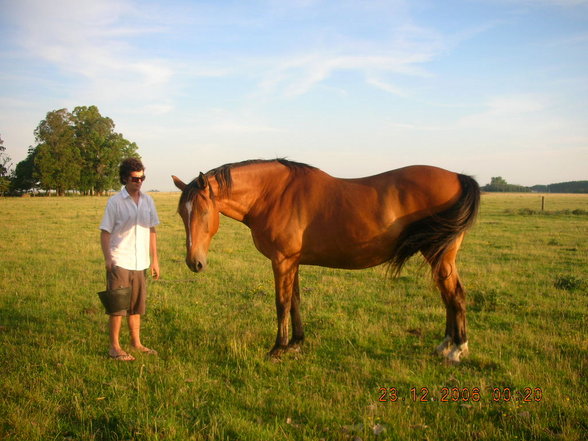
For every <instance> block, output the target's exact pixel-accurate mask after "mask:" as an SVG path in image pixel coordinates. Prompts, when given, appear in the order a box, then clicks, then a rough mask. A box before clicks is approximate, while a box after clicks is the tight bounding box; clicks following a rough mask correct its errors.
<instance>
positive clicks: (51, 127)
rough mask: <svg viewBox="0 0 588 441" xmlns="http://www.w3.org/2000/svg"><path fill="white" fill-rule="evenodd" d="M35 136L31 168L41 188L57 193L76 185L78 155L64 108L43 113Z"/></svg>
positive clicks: (79, 161)
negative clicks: (43, 115)
mask: <svg viewBox="0 0 588 441" xmlns="http://www.w3.org/2000/svg"><path fill="white" fill-rule="evenodd" d="M35 138H36V140H37V143H38V144H37V152H36V156H35V169H36V173H37V177H38V178H39V181H40V185H41V188H43V189H45V190H52V189H53V190H55V191H56V192H57V194H58V195H59V196H62V195H64V194H65V192H66V191H67V190H72V189H77V188H79V186H80V172H81V170H82V155H81V153H80V149H79V147H78V145H77V143H76V137H75V130H74V127H73V125H72V118H71V114H70V113H69V112H68V111H67V109H61V110H54V111H52V112H49V113H47V116H46V118H45V119H44V120H43V121H41V122H40V123H39V126H38V127H37V129H36V130H35Z"/></svg>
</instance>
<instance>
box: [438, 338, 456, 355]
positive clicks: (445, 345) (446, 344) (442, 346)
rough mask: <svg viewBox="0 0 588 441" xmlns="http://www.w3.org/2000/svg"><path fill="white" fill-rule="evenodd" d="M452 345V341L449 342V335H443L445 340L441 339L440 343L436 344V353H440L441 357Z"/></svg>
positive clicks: (446, 353)
mask: <svg viewBox="0 0 588 441" xmlns="http://www.w3.org/2000/svg"><path fill="white" fill-rule="evenodd" d="M452 347H453V343H452V342H451V337H445V340H443V341H442V342H441V344H440V345H439V346H437V354H439V355H441V356H442V357H447V355H448V354H449V351H451V348H452Z"/></svg>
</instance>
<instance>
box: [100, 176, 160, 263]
mask: <svg viewBox="0 0 588 441" xmlns="http://www.w3.org/2000/svg"><path fill="white" fill-rule="evenodd" d="M158 224H159V217H158V216H157V210H156V209H155V203H154V202H153V199H152V198H151V196H149V195H147V194H145V193H141V194H140V198H139V204H138V205H137V204H136V203H135V201H134V200H133V198H132V197H131V195H129V193H128V192H127V189H126V188H125V187H123V189H122V190H121V192H120V193H117V194H115V195H114V196H112V197H111V198H110V199H109V200H108V203H107V204H106V210H105V211H104V217H103V218H102V223H101V224H100V229H101V230H104V231H107V232H108V233H110V252H111V254H112V259H113V261H114V264H115V265H116V266H120V267H121V268H125V269H128V270H134V271H140V270H144V269H146V268H149V264H150V259H149V232H150V231H149V229H150V228H152V227H155V226H156V225H158Z"/></svg>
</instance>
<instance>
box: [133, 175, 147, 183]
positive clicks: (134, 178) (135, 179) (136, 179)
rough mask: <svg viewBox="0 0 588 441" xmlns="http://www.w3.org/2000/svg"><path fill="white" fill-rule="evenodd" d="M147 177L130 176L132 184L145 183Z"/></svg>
mask: <svg viewBox="0 0 588 441" xmlns="http://www.w3.org/2000/svg"><path fill="white" fill-rule="evenodd" d="M145 178H146V176H145V175H143V176H130V179H131V181H132V182H143V181H144V180H145Z"/></svg>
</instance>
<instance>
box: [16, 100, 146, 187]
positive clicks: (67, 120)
mask: <svg viewBox="0 0 588 441" xmlns="http://www.w3.org/2000/svg"><path fill="white" fill-rule="evenodd" d="M35 137H36V139H37V143H38V144H37V146H36V147H35V148H34V154H31V152H29V155H30V156H31V155H32V157H33V158H34V160H33V167H32V169H33V175H32V178H33V179H37V178H38V180H39V183H40V186H41V188H43V189H46V190H56V191H57V194H58V195H63V194H65V192H66V191H67V190H73V189H75V190H79V191H80V192H81V193H83V194H102V193H103V192H105V191H107V190H110V189H112V188H117V187H118V165H119V163H120V162H121V161H122V160H123V159H124V158H125V157H127V156H136V157H138V156H139V155H137V150H138V147H137V144H135V143H134V142H130V141H128V140H126V139H125V138H123V136H122V134H120V133H116V132H115V131H114V122H113V121H112V120H111V119H110V118H108V117H103V116H102V115H100V111H99V110H98V108H97V107H96V106H90V107H86V106H78V107H76V108H75V109H74V111H73V112H72V113H69V112H68V111H67V109H61V110H54V111H52V112H49V113H47V117H46V118H45V119H44V120H43V121H41V123H39V126H38V127H37V129H36V130H35ZM29 166H30V164H29V163H25V164H23V165H22V166H21V168H20V169H19V172H22V174H21V175H20V176H21V177H23V179H19V185H20V186H21V187H26V186H28V185H33V184H32V183H31V179H30V176H29V175H28V174H27V173H28V171H29V170H30V167H29ZM25 177H26V178H25Z"/></svg>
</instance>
